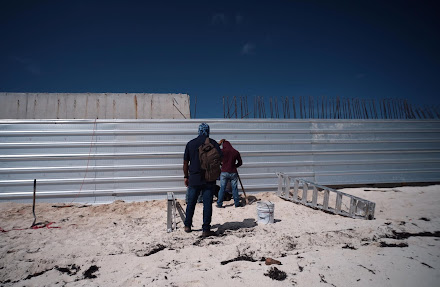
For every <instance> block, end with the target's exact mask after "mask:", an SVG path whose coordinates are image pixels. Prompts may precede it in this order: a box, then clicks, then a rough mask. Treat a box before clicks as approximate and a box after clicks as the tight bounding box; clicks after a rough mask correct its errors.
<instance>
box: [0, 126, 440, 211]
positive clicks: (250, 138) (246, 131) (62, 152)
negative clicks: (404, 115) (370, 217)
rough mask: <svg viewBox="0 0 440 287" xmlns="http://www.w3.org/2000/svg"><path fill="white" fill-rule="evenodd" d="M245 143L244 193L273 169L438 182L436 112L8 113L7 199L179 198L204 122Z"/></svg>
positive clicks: (2, 171)
mask: <svg viewBox="0 0 440 287" xmlns="http://www.w3.org/2000/svg"><path fill="white" fill-rule="evenodd" d="M202 121H205V122H207V123H208V124H209V125H210V127H211V137H212V138H214V139H215V140H220V139H222V138H225V139H227V140H229V141H230V142H231V143H232V145H233V146H234V147H235V148H236V149H237V150H239V151H240V153H241V155H242V158H243V162H244V164H243V166H242V167H241V168H240V169H239V172H240V177H241V179H242V181H243V184H244V186H245V187H246V191H247V192H250V193H252V192H258V191H276V190H277V186H278V183H277V176H276V172H283V173H285V174H287V175H289V176H292V177H299V178H303V179H305V180H309V181H312V182H315V183H317V184H320V185H342V184H374V183H410V182H411V183H413V182H438V181H440V144H439V143H440V121H438V120H278V119H265V120H261V119H253V120H252V119H251V120H231V119H205V120H1V121H0V201H13V200H14V201H22V202H29V201H30V200H31V198H32V193H33V180H34V179H37V196H38V198H39V200H41V201H43V200H44V201H50V202H57V201H58V202H60V201H61V202H63V201H64V202H69V201H71V200H75V202H96V203H101V202H109V201H113V200H115V199H123V200H147V199H158V198H166V196H167V192H174V193H175V194H176V196H177V197H182V196H183V194H184V193H185V191H186V188H185V187H184V185H183V172H182V162H183V151H184V149H185V145H186V143H187V142H188V141H189V140H191V139H192V138H194V137H195V136H196V135H197V128H198V125H199V124H200V122H202Z"/></svg>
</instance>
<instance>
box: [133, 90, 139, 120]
mask: <svg viewBox="0 0 440 287" xmlns="http://www.w3.org/2000/svg"><path fill="white" fill-rule="evenodd" d="M134 114H135V119H137V118H138V100H137V96H136V95H134Z"/></svg>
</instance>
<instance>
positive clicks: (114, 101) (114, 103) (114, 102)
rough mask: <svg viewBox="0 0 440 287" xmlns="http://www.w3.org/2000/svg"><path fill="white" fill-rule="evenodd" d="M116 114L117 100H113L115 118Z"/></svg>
mask: <svg viewBox="0 0 440 287" xmlns="http://www.w3.org/2000/svg"><path fill="white" fill-rule="evenodd" d="M115 114H116V100H113V118H114V119H115V118H116V117H115Z"/></svg>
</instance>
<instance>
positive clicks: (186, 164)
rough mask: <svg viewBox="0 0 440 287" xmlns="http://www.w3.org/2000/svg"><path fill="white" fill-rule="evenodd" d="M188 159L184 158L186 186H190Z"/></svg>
mask: <svg viewBox="0 0 440 287" xmlns="http://www.w3.org/2000/svg"><path fill="white" fill-rule="evenodd" d="M188 177H189V175H188V161H187V160H183V178H184V182H185V186H188V183H189V181H188Z"/></svg>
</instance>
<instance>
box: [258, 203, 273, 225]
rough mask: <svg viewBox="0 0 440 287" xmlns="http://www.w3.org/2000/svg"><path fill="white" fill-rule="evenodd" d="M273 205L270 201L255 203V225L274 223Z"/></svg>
mask: <svg viewBox="0 0 440 287" xmlns="http://www.w3.org/2000/svg"><path fill="white" fill-rule="evenodd" d="M274 210H275V204H273V203H272V202H270V201H258V202H257V223H262V224H272V223H273V222H274Z"/></svg>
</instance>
